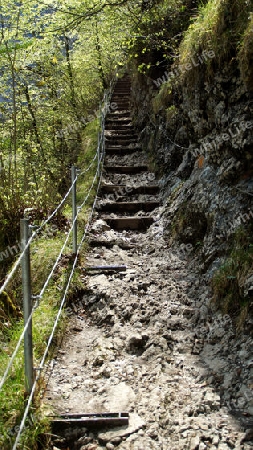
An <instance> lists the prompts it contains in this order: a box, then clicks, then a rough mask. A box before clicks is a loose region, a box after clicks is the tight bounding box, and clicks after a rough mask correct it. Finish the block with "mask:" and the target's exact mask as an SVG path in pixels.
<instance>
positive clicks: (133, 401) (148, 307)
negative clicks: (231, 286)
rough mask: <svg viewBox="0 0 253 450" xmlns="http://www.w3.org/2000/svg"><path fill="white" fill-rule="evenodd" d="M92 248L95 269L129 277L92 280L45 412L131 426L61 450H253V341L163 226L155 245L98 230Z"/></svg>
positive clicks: (158, 226)
mask: <svg viewBox="0 0 253 450" xmlns="http://www.w3.org/2000/svg"><path fill="white" fill-rule="evenodd" d="M90 239H91V240H92V241H94V240H95V241H96V242H97V246H96V247H95V248H93V249H92V250H91V251H90V254H89V257H88V262H87V263H88V265H100V266H101V265H110V264H125V265H126V266H127V270H126V271H125V272H124V271H122V272H118V273H99V272H92V273H89V274H86V273H85V272H84V275H83V280H82V281H83V285H84V288H85V294H84V296H83V297H82V298H80V299H78V301H77V303H76V304H75V305H72V314H71V318H70V325H69V329H68V330H67V331H66V335H65V338H64V342H63V344H62V348H61V349H59V351H58V354H57V356H56V358H55V360H54V361H52V362H51V363H50V364H49V365H48V374H47V375H48V377H49V383H48V387H47V391H46V394H45V399H44V402H45V404H46V405H47V406H48V407H50V408H52V409H53V410H54V412H55V413H59V414H63V413H99V412H129V413H130V425H129V427H121V428H118V429H113V428H112V429H110V430H107V431H106V430H98V431H97V432H94V431H93V432H91V431H89V430H87V431H85V430H82V431H81V432H79V433H77V432H76V436H74V437H73V434H72V435H71V433H70V431H69V432H67V435H66V434H65V436H64V437H62V438H58V439H57V438H56V439H55V441H54V443H53V444H52V445H54V448H55V449H57V448H61V449H67V448H69V449H71V450H72V449H78V450H79V449H81V450H100V449H107V450H113V449H118V450H181V449H182V450H183V449H189V450H204V449H210V450H215V449H220V450H226V449H242V450H249V449H253V440H252V431H250V430H252V414H253V411H252V408H253V402H252V387H253V362H252V339H251V338H250V337H249V336H247V335H245V336H244V335H241V336H239V337H238V336H236V335H235V332H234V330H233V326H232V323H231V320H230V318H229V317H228V316H226V317H225V318H224V317H221V316H220V315H219V314H218V313H214V312H213V311H212V310H211V307H210V292H209V289H208V287H207V286H206V285H205V284H204V285H203V284H201V278H200V275H199V273H198V272H197V270H196V268H195V269H193V267H194V264H193V263H192V262H191V261H190V259H189V257H187V255H186V254H183V253H182V252H180V251H179V250H175V249H174V250H173V249H171V248H169V247H168V244H167V243H166V242H165V241H164V238H163V230H162V219H160V220H158V221H157V222H156V223H155V224H154V225H152V226H151V227H150V229H149V230H148V231H147V232H146V233H137V232H127V231H123V232H116V231H113V230H111V229H109V227H108V226H107V225H106V224H105V223H103V221H101V220H97V221H96V220H95V222H94V224H93V228H92V230H91V234H90ZM99 241H100V242H99ZM105 244H106V245H105ZM232 413H233V414H232ZM239 419H240V420H239ZM52 448H53V447H52Z"/></svg>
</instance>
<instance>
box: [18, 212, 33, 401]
mask: <svg viewBox="0 0 253 450" xmlns="http://www.w3.org/2000/svg"><path fill="white" fill-rule="evenodd" d="M20 236H21V248H22V252H24V255H23V258H22V261H21V267H22V289H23V310H24V326H26V324H27V322H28V319H29V318H30V316H31V313H32V296H31V265H30V246H28V247H27V249H26V250H25V248H26V245H27V242H28V240H29V220H28V219H21V220H20ZM24 358H25V393H26V394H28V395H29V394H30V393H31V391H32V386H33V339H32V318H30V321H29V324H28V326H27V329H26V332H25V334H24Z"/></svg>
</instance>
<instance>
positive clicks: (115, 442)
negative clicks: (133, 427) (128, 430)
mask: <svg viewBox="0 0 253 450" xmlns="http://www.w3.org/2000/svg"><path fill="white" fill-rule="evenodd" d="M121 441H122V439H121V438H120V437H115V438H112V439H111V443H112V444H115V445H119V444H120V443H121Z"/></svg>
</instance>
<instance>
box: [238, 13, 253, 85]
mask: <svg viewBox="0 0 253 450" xmlns="http://www.w3.org/2000/svg"><path fill="white" fill-rule="evenodd" d="M249 19H250V20H249V22H248V26H247V28H246V30H245V32H244V34H243V38H242V42H241V45H240V50H239V55H238V58H239V64H240V69H241V75H242V78H243V80H244V81H245V82H246V84H247V86H248V88H249V89H250V90H251V91H252V89H253V69H252V61H253V15H252V13H251V14H250V17H249Z"/></svg>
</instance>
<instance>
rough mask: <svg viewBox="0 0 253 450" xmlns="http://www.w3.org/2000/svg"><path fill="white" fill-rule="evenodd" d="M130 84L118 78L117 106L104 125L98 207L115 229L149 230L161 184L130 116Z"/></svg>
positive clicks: (128, 80)
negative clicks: (103, 159)
mask: <svg viewBox="0 0 253 450" xmlns="http://www.w3.org/2000/svg"><path fill="white" fill-rule="evenodd" d="M130 94H131V83H130V78H129V77H128V76H124V77H123V78H121V79H119V80H118V81H117V83H116V85H115V89H114V92H113V95H112V99H111V101H112V103H114V104H116V105H117V109H115V110H114V111H113V112H110V113H109V114H108V115H107V118H106V125H105V164H104V171H103V178H102V183H101V188H100V192H99V196H100V199H99V201H98V203H97V210H98V211H99V212H100V217H101V219H103V220H105V221H106V222H107V224H108V225H109V226H110V227H111V228H114V229H115V230H146V229H147V228H148V227H149V226H150V225H151V224H152V223H153V221H154V217H153V212H154V210H155V209H156V208H157V207H159V205H160V201H159V187H158V184H157V182H156V180H155V175H154V173H153V172H152V171H151V170H150V169H149V163H148V160H147V155H146V154H145V153H144V152H143V150H142V147H141V145H140V143H139V142H138V136H137V134H136V132H135V130H134V127H133V124H132V120H131V115H130Z"/></svg>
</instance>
